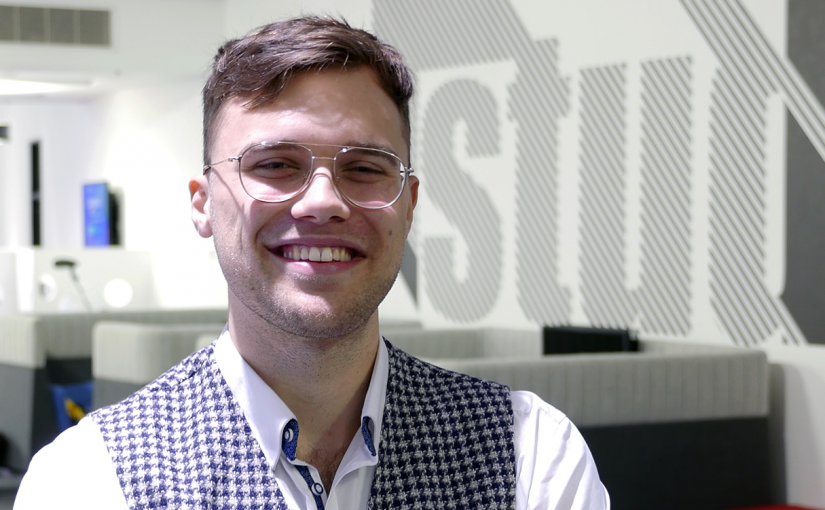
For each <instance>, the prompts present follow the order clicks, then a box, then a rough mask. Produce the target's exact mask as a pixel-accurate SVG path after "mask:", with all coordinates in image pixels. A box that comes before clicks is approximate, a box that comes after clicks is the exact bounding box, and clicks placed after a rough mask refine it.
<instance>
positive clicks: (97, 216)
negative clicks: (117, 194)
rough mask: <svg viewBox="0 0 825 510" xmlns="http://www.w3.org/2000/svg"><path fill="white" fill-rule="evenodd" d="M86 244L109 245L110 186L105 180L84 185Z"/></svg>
mask: <svg viewBox="0 0 825 510" xmlns="http://www.w3.org/2000/svg"><path fill="white" fill-rule="evenodd" d="M83 209H84V218H85V225H86V228H85V230H86V236H85V237H86V246H109V186H108V185H107V184H106V183H105V182H98V183H94V184H84V185H83Z"/></svg>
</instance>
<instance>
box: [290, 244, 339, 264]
mask: <svg viewBox="0 0 825 510" xmlns="http://www.w3.org/2000/svg"><path fill="white" fill-rule="evenodd" d="M279 252H280V254H281V256H283V257H284V258H287V259H290V260H297V261H309V262H349V261H350V260H352V257H353V255H355V252H354V250H352V249H351V248H347V247H344V246H303V245H299V244H291V245H285V246H281V247H280V248H279Z"/></svg>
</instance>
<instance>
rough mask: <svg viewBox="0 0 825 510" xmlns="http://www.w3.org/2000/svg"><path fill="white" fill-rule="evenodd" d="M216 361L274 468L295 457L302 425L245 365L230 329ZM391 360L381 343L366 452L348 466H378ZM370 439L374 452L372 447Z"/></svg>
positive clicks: (364, 416)
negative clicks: (284, 459) (282, 460)
mask: <svg viewBox="0 0 825 510" xmlns="http://www.w3.org/2000/svg"><path fill="white" fill-rule="evenodd" d="M215 360H216V362H217V364H218V368H219V369H220V371H221V374H222V375H223V378H224V380H225V381H226V383H227V385H229V389H230V390H231V391H232V395H233V397H234V398H235V401H236V402H237V403H238V405H239V406H240V408H241V411H242V412H243V414H244V417H246V421H247V423H248V424H249V427H250V429H251V431H252V436H253V437H254V438H255V439H256V440H257V441H258V443H259V444H260V445H261V450H263V453H264V456H265V457H266V460H267V463H268V464H269V466H270V468H272V467H274V466H275V464H277V462H278V461H279V459H280V456H281V454H282V453H284V451H285V450H286V451H287V452H290V451H291V452H293V454H292V456H293V457H294V445H295V444H297V436H298V434H299V430H300V424H298V422H297V419H296V418H295V415H294V414H293V413H292V411H291V410H290V409H289V407H287V405H286V404H285V403H284V401H283V400H281V398H280V397H279V396H278V394H277V393H275V392H274V391H273V390H272V388H270V387H269V386H268V385H267V384H266V383H265V382H264V381H263V379H261V378H260V376H259V375H258V374H257V373H256V372H255V371H254V370H253V369H252V367H250V366H249V364H248V363H247V362H246V361H244V359H243V358H242V357H241V355H240V353H239V352H238V350H237V349H236V348H235V344H233V343H232V339H231V338H230V335H229V329H228V328H224V330H223V332H222V333H221V335H220V337H219V338H218V341H217V342H216V343H215ZM388 360H389V355H388V353H387V346H386V345H385V344H384V342H383V341H380V342H379V344H378V354H377V356H376V358H375V364H374V366H373V369H372V377H371V378H370V385H369V387H368V388H367V395H366V397H365V399H364V406H363V407H362V408H361V431H360V433H359V434H358V436H357V437H358V438H360V439H363V448H361V449H359V454H358V455H357V458H356V459H352V460H351V461H350V462H348V464H357V465H366V464H377V462H378V452H379V451H380V450H379V448H380V441H381V425H382V418H383V414H384V403H385V401H386V391H387V378H388V373H389V361H388ZM370 439H371V440H372V448H370V444H369V440H370ZM286 455H287V458H289V457H290V455H289V453H287V454H286ZM290 460H292V459H290ZM342 467H343V466H342ZM352 467H353V468H355V467H357V466H355V465H353V466H352Z"/></svg>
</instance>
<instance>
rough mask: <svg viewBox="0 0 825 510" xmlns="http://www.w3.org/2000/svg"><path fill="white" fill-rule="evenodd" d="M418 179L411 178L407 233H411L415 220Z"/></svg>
mask: <svg viewBox="0 0 825 510" xmlns="http://www.w3.org/2000/svg"><path fill="white" fill-rule="evenodd" d="M418 183H419V181H418V177H416V176H414V175H411V176H410V207H409V208H408V209H407V232H409V231H410V226H412V220H413V210H414V209H415V204H417V203H418Z"/></svg>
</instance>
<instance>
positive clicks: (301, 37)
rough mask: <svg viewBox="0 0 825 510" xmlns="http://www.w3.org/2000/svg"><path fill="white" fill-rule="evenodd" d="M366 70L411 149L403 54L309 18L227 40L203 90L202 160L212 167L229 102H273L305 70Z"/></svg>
mask: <svg viewBox="0 0 825 510" xmlns="http://www.w3.org/2000/svg"><path fill="white" fill-rule="evenodd" d="M360 66H367V67H369V68H370V69H372V70H373V71H374V72H375V74H376V75H377V76H378V83H379V84H380V85H381V88H383V89H384V91H385V92H386V93H387V94H388V95H389V96H390V98H391V99H392V100H393V102H395V104H396V106H397V107H398V110H399V112H400V113H401V117H402V118H403V119H404V132H405V136H406V138H407V142H408V145H409V137H410V111H409V103H410V98H411V97H412V94H413V83H412V76H411V73H410V71H409V69H408V68H407V66H406V65H405V64H404V61H403V59H402V57H401V54H400V53H399V52H398V51H397V50H396V49H395V48H393V47H392V46H389V45H387V44H384V43H382V42H381V41H379V40H378V38H376V37H375V36H374V35H372V34H370V33H369V32H367V31H365V30H361V29H357V28H352V27H351V26H350V25H349V24H348V23H347V22H346V21H344V20H337V19H333V18H321V17H316V16H305V17H299V18H293V19H289V20H286V21H280V22H277V23H271V24H268V25H264V26H262V27H260V28H258V29H257V30H254V31H253V32H251V33H249V34H248V35H247V36H245V37H243V38H240V39H234V40H231V41H228V42H226V43H225V44H224V45H223V46H221V48H220V49H219V50H218V53H217V55H215V59H214V60H213V62H212V72H211V74H210V76H209V78H208V79H207V81H206V85H204V87H203V157H204V164H206V165H208V164H209V163H210V161H209V147H210V145H211V143H212V139H213V133H212V130H213V127H214V123H215V120H216V119H217V117H218V114H219V112H220V109H221V106H222V105H223V104H224V103H225V102H226V101H228V100H230V99H233V98H240V99H244V100H246V104H245V106H246V107H247V108H248V109H250V110H251V109H255V108H258V107H261V106H264V105H267V104H271V103H272V102H273V101H275V100H276V99H277V98H278V95H279V94H280V93H281V92H282V91H283V90H284V88H285V87H286V86H287V84H288V83H289V80H290V78H291V77H292V76H294V75H295V74H297V73H298V72H300V71H307V70H324V69H327V68H335V69H343V68H356V67H360Z"/></svg>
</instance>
